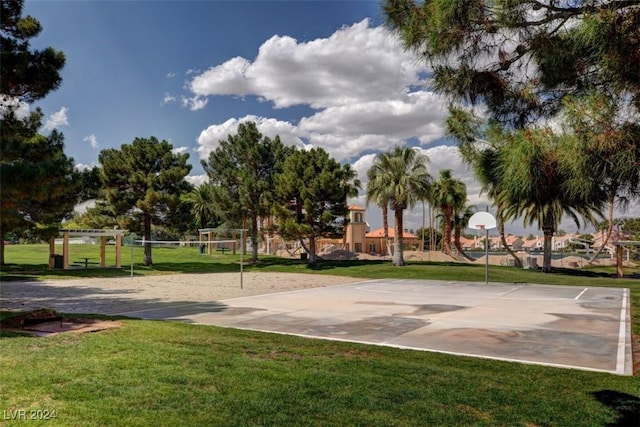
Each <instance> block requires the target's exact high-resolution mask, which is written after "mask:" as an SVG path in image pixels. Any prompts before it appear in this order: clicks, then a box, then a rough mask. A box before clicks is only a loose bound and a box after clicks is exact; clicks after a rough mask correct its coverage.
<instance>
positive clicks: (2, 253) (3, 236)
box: [0, 230, 5, 265]
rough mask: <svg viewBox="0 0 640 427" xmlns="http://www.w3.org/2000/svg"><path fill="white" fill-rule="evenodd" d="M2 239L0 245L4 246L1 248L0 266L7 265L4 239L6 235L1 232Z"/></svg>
mask: <svg viewBox="0 0 640 427" xmlns="http://www.w3.org/2000/svg"><path fill="white" fill-rule="evenodd" d="M0 238H1V239H2V241H0V243H1V244H2V246H0V265H5V262H4V238H5V234H4V233H3V232H2V231H1V230H0Z"/></svg>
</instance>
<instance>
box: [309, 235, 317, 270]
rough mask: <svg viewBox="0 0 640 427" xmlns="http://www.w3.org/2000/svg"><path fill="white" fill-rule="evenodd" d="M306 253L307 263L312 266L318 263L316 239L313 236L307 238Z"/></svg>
mask: <svg viewBox="0 0 640 427" xmlns="http://www.w3.org/2000/svg"><path fill="white" fill-rule="evenodd" d="M307 252H308V253H309V258H308V263H309V264H314V263H316V262H317V261H318V259H317V256H316V238H315V236H311V237H309V248H307Z"/></svg>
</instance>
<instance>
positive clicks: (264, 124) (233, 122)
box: [198, 115, 305, 159]
mask: <svg viewBox="0 0 640 427" xmlns="http://www.w3.org/2000/svg"><path fill="white" fill-rule="evenodd" d="M247 121H252V122H255V123H256V126H257V128H258V131H260V133H261V134H262V135H263V136H266V137H269V138H275V137H276V136H277V135H278V136H280V140H281V141H282V143H283V144H285V145H295V146H298V147H304V145H305V144H304V142H303V141H302V139H300V138H299V137H298V135H297V130H296V127H295V126H293V125H292V124H291V123H289V122H284V121H280V120H276V119H270V118H264V117H257V116H252V115H248V116H245V117H243V118H241V119H229V120H227V121H226V122H224V123H222V124H219V125H211V126H209V127H208V128H207V129H205V130H203V131H202V132H201V133H200V136H199V137H198V145H199V146H200V148H198V152H199V153H200V158H201V159H206V158H207V157H208V156H209V153H210V152H211V151H213V150H215V149H216V148H217V147H218V145H219V142H220V141H221V140H226V139H227V137H228V136H229V135H232V134H233V135H235V134H236V133H237V131H238V125H239V124H240V123H243V122H247Z"/></svg>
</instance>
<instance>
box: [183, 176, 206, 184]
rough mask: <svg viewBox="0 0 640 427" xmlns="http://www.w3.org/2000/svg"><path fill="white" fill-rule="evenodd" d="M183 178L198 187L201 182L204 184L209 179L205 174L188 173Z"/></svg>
mask: <svg viewBox="0 0 640 427" xmlns="http://www.w3.org/2000/svg"><path fill="white" fill-rule="evenodd" d="M184 179H186V180H187V182H188V183H190V184H191V185H193V186H195V187H200V186H201V185H202V184H205V183H206V182H207V181H208V180H209V178H207V175H206V174H202V175H189V176H186V177H185V178H184Z"/></svg>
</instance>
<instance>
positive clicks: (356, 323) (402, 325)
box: [1, 276, 633, 375]
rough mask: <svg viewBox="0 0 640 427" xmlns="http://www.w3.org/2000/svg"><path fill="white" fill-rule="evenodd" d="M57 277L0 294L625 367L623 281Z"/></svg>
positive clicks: (523, 358) (16, 302)
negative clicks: (246, 287)
mask: <svg viewBox="0 0 640 427" xmlns="http://www.w3.org/2000/svg"><path fill="white" fill-rule="evenodd" d="M171 277H173V279H172V280H174V281H177V280H180V278H179V276H171ZM316 277H319V276H316ZM311 280H312V279H311ZM65 283H66V284H64V285H62V286H64V288H62V287H58V288H54V287H47V286H42V285H37V284H34V285H33V286H32V287H26V286H25V284H15V285H14V284H8V283H5V284H2V288H3V289H2V295H1V296H2V300H4V303H5V307H7V308H12V306H15V307H16V308H17V307H19V306H20V305H21V306H22V307H23V309H26V308H27V307H25V304H24V303H21V302H20V301H23V302H24V301H32V302H37V301H46V302H47V306H48V307H51V308H54V309H58V310H62V311H64V312H67V313H70V312H84V313H88V312H94V313H103V314H120V315H126V316H131V317H140V318H143V319H167V320H180V321H188V322H193V323H199V324H206V325H217V326H223V327H231V328H240V329H249V330H257V331H265V332H274V333H282V334H292V335H298V336H304V337H311V338H321V339H331V340H341V341H350V342H359V343H367V344H376V345H385V346H392V347H399V348H407V349H415V350H423V351H435V352H442V353H450V354H455V355H467V356H476V357H484V358H491V359H499V360H506V361H516V362H523V363H533V364H541V365H549V366H557V367H563V368H574V369H584V370H592V371H601V372H609V373H614V374H619V375H631V374H632V370H633V363H632V356H631V328H630V304H629V299H630V296H629V290H628V289H619V288H598V287H579V286H575V287H573V286H546V285H529V284H499V283H490V284H488V285H485V284H482V283H468V282H446V281H432V280H394V279H380V280H368V281H362V282H356V283H349V284H342V285H336V286H327V287H317V288H311V289H303V290H295V291H289V292H280V293H268V294H261V295H253V296H246V297H244V296H243V297H239V298H238V297H236V298H230V299H219V300H215V301H213V300H206V299H204V298H202V297H195V295H194V298H191V299H189V298H187V295H188V294H189V286H184V287H182V288H181V292H182V293H184V294H185V297H184V299H183V300H182V301H173V302H170V301H162V300H161V299H154V300H148V299H147V300H145V299H144V297H143V296H142V295H138V296H136V294H139V292H141V291H140V290H138V291H136V290H126V292H125V291H124V290H120V291H118V292H120V294H122V295H120V294H117V293H115V292H116V290H113V289H112V290H110V291H109V293H108V295H105V293H106V291H105V289H99V288H96V289H93V288H88V287H81V288H78V287H76V286H73V285H72V284H71V283H69V281H67V282H65ZM72 286H73V289H72ZM158 286H159V285H158ZM144 287H146V285H145V286H144ZM20 289H21V290H22V291H21V292H23V294H22V295H18V294H17V292H18V290H20ZM138 289H143V288H142V287H140V288H138ZM76 291H82V293H81V294H80V293H79V294H77V295H76V294H72V293H71V292H76ZM63 292H65V293H63ZM194 292H195V289H194ZM12 294H13V297H14V298H12ZM17 296H20V298H17ZM110 300H113V301H115V303H114V304H111V303H108V302H107V301H110ZM28 305H29V304H28Z"/></svg>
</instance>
